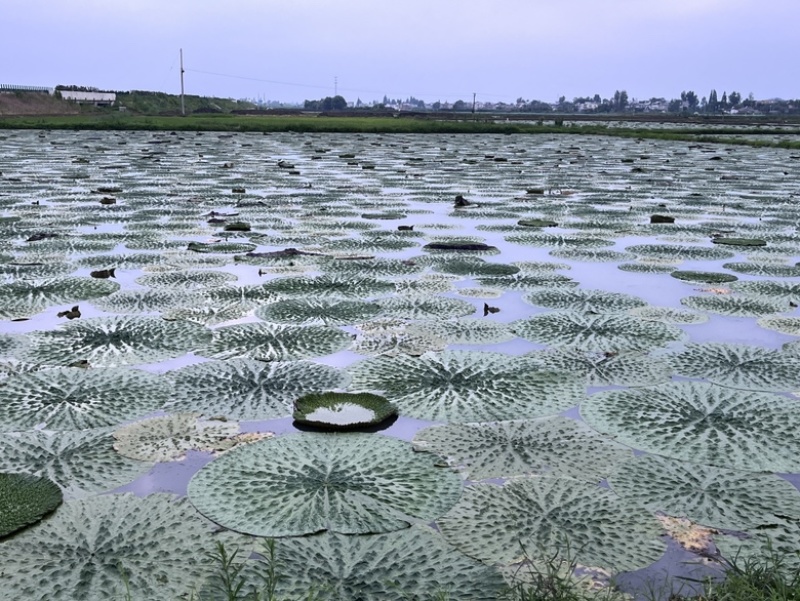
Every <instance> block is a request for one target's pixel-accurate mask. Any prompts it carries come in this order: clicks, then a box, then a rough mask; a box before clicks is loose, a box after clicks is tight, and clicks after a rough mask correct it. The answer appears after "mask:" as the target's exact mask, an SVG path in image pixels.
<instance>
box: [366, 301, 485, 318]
mask: <svg viewBox="0 0 800 601" xmlns="http://www.w3.org/2000/svg"><path fill="white" fill-rule="evenodd" d="M377 304H378V305H379V306H380V307H381V310H382V312H383V314H384V315H386V316H387V317H397V318H402V319H449V318H453V317H463V316H464V315H471V314H472V313H475V310H476V309H475V305H473V304H472V303H469V302H467V301H465V300H461V299H458V298H449V297H444V296H410V297H405V296H393V297H391V298H386V299H381V300H379V301H377Z"/></svg>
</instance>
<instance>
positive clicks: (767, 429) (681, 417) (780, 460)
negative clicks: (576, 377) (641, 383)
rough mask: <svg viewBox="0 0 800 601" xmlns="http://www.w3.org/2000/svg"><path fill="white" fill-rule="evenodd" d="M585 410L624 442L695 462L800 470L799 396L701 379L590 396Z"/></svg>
mask: <svg viewBox="0 0 800 601" xmlns="http://www.w3.org/2000/svg"><path fill="white" fill-rule="evenodd" d="M581 415H582V416H583V418H584V419H585V420H586V422H587V423H588V424H589V425H590V426H592V427H593V428H594V429H595V430H598V431H599V432H602V433H604V434H606V435H608V436H613V437H614V439H615V440H617V441H618V442H621V443H622V444H627V445H630V446H632V447H634V448H637V449H641V450H643V451H647V452H648V453H656V454H658V455H664V456H665V457H672V458H674V459H681V460H684V461H688V462H691V463H700V464H704V465H714V466H717V467H724V468H729V469H738V470H747V471H753V472H757V471H769V472H788V473H795V472H797V471H800V442H795V440H796V438H795V437H794V436H793V434H792V433H793V432H795V431H797V428H798V427H800V414H798V412H797V407H796V401H793V400H791V399H788V398H786V397H782V396H779V395H777V394H772V393H768V392H755V391H750V390H737V389H733V388H725V387H722V386H717V385H714V384H706V383H702V382H668V383H666V384H661V385H659V386H654V387H652V388H636V389H630V390H612V391H608V392H601V393H598V394H593V395H591V396H590V397H589V398H588V399H587V400H586V401H584V402H583V404H582V405H581Z"/></svg>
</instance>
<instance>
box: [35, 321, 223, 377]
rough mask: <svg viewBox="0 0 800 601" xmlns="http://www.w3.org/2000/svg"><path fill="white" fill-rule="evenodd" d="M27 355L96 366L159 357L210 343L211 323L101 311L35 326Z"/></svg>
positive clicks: (58, 362) (40, 359) (151, 360)
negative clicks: (56, 325)
mask: <svg viewBox="0 0 800 601" xmlns="http://www.w3.org/2000/svg"><path fill="white" fill-rule="evenodd" d="M30 336H31V349H30V351H29V352H28V353H27V355H26V356H27V359H28V360H30V361H33V362H37V363H42V364H45V365H69V364H71V363H74V362H75V361H80V360H85V361H88V362H89V364H90V365H92V366H93V367H113V366H116V365H129V364H135V363H154V362H156V361H163V360H164V359H172V358H173V357H178V356H180V355H183V354H184V353H186V352H187V351H190V350H192V349H194V348H197V347H198V346H200V345H201V344H205V343H207V342H208V340H210V338H211V331H210V330H208V329H207V328H205V327H203V326H201V325H199V324H195V323H191V322H188V321H165V320H163V319H159V318H156V317H137V316H132V315H126V316H120V317H95V318H92V319H81V320H80V321H72V322H69V323H65V324H64V325H62V326H60V327H59V328H57V329H55V330H49V331H40V332H34V333H32V334H31V335H30Z"/></svg>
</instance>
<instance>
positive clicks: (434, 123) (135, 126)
mask: <svg viewBox="0 0 800 601" xmlns="http://www.w3.org/2000/svg"><path fill="white" fill-rule="evenodd" d="M0 129H46V130H51V129H66V130H117V131H125V130H129V131H136V130H152V131H215V132H263V133H268V132H316V133H321V132H328V133H419V134H425V133H438V134H442V133H451V134H459V133H463V134H578V135H603V136H614V137H623V138H642V139H645V138H646V139H657V140H671V141H685V142H695V143H709V144H717V143H718V144H729V145H744V146H755V147H773V148H788V149H800V140H797V139H795V138H796V137H798V136H800V129H796V130H795V129H792V130H782V131H781V132H773V131H768V130H762V129H755V128H754V129H753V130H752V131H749V130H746V129H742V128H737V129H731V130H730V131H728V130H725V129H719V128H717V129H713V128H701V127H694V128H692V129H688V128H670V129H647V128H646V127H641V128H640V127H635V128H621V127H614V128H609V127H606V126H605V125H581V126H577V125H557V124H556V123H555V122H553V123H549V122H544V123H542V124H534V123H526V122H519V121H516V122H515V121H495V120H493V119H490V118H486V117H483V116H482V117H480V118H478V119H472V118H465V119H464V120H460V121H459V120H446V121H445V120H433V119H423V118H408V117H321V116H315V115H291V116H273V115H269V116H265V115H258V116H254V115H231V114H214V115H190V116H187V117H181V116H145V115H142V116H137V115H125V114H119V113H117V114H111V115H109V114H105V115H69V116H19V117H2V118H0ZM743 133H761V134H764V135H765V136H766V135H770V136H772V135H775V134H778V133H780V134H781V135H783V136H785V137H786V139H782V140H773V139H732V138H724V137H722V136H723V135H725V134H743Z"/></svg>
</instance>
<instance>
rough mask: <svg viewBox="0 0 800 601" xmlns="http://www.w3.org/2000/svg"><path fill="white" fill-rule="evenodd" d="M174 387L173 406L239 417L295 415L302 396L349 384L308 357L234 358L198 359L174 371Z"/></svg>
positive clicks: (170, 404) (340, 374)
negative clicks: (294, 407)
mask: <svg viewBox="0 0 800 601" xmlns="http://www.w3.org/2000/svg"><path fill="white" fill-rule="evenodd" d="M169 377H170V380H171V381H172V382H173V386H174V393H173V398H172V400H171V401H170V402H168V403H167V404H166V405H165V409H166V410H168V411H193V412H198V413H200V414H202V415H205V416H218V415H222V416H225V417H227V418H230V419H237V420H258V419H271V418H275V417H284V416H288V415H291V413H292V402H293V401H294V400H295V399H296V398H297V397H299V396H302V395H304V394H308V393H310V392H314V391H319V390H330V389H334V388H340V387H342V386H344V385H345V383H346V379H345V376H344V374H343V373H342V372H340V371H339V370H338V369H336V368H334V367H329V366H327V365H321V364H319V363H311V362H308V361H289V362H272V363H264V362H262V361H255V360H253V359H229V360H228V361H207V362H205V363H196V364H194V365H189V366H187V367H184V368H182V369H179V370H176V371H173V372H169Z"/></svg>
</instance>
